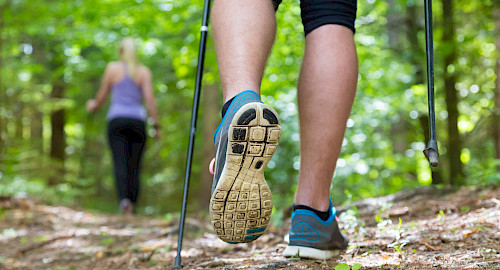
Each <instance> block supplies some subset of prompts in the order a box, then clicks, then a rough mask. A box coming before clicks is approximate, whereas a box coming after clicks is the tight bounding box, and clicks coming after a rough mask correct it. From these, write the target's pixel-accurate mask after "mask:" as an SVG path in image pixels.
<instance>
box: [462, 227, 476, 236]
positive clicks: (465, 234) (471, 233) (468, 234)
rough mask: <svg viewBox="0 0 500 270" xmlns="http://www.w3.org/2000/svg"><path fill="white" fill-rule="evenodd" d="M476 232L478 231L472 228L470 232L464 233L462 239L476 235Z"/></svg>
mask: <svg viewBox="0 0 500 270" xmlns="http://www.w3.org/2000/svg"><path fill="white" fill-rule="evenodd" d="M478 231H479V229H478V228H474V229H473V230H472V231H470V232H466V233H464V238H467V237H469V236H471V235H473V234H475V233H477V232H478Z"/></svg>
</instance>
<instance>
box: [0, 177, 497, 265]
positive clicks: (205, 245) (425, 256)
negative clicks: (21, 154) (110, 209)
mask: <svg viewBox="0 0 500 270" xmlns="http://www.w3.org/2000/svg"><path fill="white" fill-rule="evenodd" d="M339 212H340V220H341V226H342V229H343V230H344V231H345V232H346V233H347V235H348V236H349V238H350V239H351V242H350V246H349V249H348V250H347V251H345V252H343V253H341V254H340V255H339V256H338V257H337V258H334V259H330V260H325V261H323V260H304V259H298V258H291V259H289V258H285V257H283V256H282V255H281V253H282V251H283V249H284V248H285V247H286V242H285V241H284V240H283V239H284V235H285V234H286V233H287V231H288V226H289V225H290V218H289V216H288V215H287V214H286V213H285V214H284V216H285V218H283V221H282V225H280V226H278V227H271V228H270V229H269V230H268V232H267V234H265V235H264V236H262V237H261V238H260V239H258V240H257V241H254V242H253V243H251V244H238V245H230V244H226V243H224V242H222V241H220V240H218V239H217V237H216V236H215V235H214V234H213V231H212V230H211V228H210V226H209V225H208V224H209V223H208V222H206V221H203V220H200V219H187V226H186V237H185V239H184V245H183V252H182V263H183V266H184V269H205V268H210V269H334V268H335V269H349V267H348V266H347V265H349V266H354V267H353V269H356V268H359V266H360V265H361V266H362V267H361V269H500V230H499V226H500V187H498V186H496V187H489V188H471V187H464V188H461V189H459V190H453V189H450V188H443V189H437V188H432V187H425V188H420V189H415V190H409V191H402V192H399V193H396V194H393V195H389V196H385V197H380V198H371V199H366V200H362V201H357V202H353V203H350V204H349V205H348V206H344V207H340V208H339ZM177 232H178V220H171V221H167V220H162V219H153V218H150V217H145V216H133V217H124V216H119V215H110V214H102V213H95V212H89V211H83V210H75V209H71V208H67V207H62V206H48V205H43V204H41V203H38V202H37V201H36V200H30V199H15V198H1V199H0V269H58V270H63V269H171V268H173V263H174V259H175V255H176V248H177ZM342 266H344V268H342ZM345 267H347V268H345Z"/></svg>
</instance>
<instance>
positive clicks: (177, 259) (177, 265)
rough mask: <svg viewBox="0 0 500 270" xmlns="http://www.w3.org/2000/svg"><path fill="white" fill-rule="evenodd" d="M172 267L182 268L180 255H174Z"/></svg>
mask: <svg viewBox="0 0 500 270" xmlns="http://www.w3.org/2000/svg"><path fill="white" fill-rule="evenodd" d="M174 269H182V265H181V258H180V255H178V256H176V257H175V263H174Z"/></svg>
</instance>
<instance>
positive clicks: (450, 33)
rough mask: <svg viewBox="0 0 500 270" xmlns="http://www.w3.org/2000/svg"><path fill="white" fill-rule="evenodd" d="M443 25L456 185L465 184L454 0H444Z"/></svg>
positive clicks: (452, 179)
mask: <svg viewBox="0 0 500 270" xmlns="http://www.w3.org/2000/svg"><path fill="white" fill-rule="evenodd" d="M443 27H444V31H443V44H444V46H446V49H447V50H446V51H447V53H446V55H445V58H444V87H445V92H446V107H447V110H448V149H447V150H448V157H449V161H450V182H451V184H452V185H454V186H459V185H462V184H463V170H462V162H461V161H460V154H461V151H462V142H461V140H460V134H459V133H458V116H459V112H458V95H457V91H456V89H455V83H456V73H455V71H454V70H450V69H449V67H452V66H453V64H455V62H456V58H457V53H456V42H455V25H454V21H453V2H452V0H443Z"/></svg>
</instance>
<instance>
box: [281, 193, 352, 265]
mask: <svg viewBox="0 0 500 270" xmlns="http://www.w3.org/2000/svg"><path fill="white" fill-rule="evenodd" d="M329 209H330V211H331V213H330V217H329V218H328V219H327V220H323V219H321V218H320V217H319V216H318V215H316V213H314V212H313V211H310V210H305V209H297V210H295V211H294V212H293V214H292V226H291V229H290V233H289V243H288V246H287V247H286V249H285V250H284V251H283V256H285V257H292V256H293V257H300V258H309V259H319V260H326V259H329V258H332V257H334V256H337V255H338V254H339V253H340V251H341V250H344V249H346V248H347V246H348V244H349V239H348V238H347V237H346V236H345V235H344V234H342V233H341V232H340V229H339V225H338V223H337V217H336V214H337V209H335V207H333V206H332V201H331V200H330V206H329Z"/></svg>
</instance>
